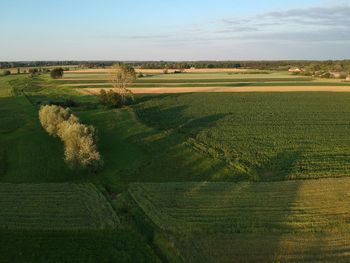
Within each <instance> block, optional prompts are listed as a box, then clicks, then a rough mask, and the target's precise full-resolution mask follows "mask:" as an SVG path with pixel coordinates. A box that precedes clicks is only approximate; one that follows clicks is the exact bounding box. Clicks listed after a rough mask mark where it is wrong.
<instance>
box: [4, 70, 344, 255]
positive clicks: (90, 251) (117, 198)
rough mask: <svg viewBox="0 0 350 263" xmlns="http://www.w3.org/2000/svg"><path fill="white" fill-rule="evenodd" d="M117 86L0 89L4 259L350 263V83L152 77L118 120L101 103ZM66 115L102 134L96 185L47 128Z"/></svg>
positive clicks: (29, 84)
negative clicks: (71, 164)
mask: <svg viewBox="0 0 350 263" xmlns="http://www.w3.org/2000/svg"><path fill="white" fill-rule="evenodd" d="M109 87H110V84H109V83H108V76H107V74H106V72H105V71H82V72H78V71H77V72H66V73H65V77H64V78H63V79H62V80H51V79H50V78H49V77H48V76H47V75H41V76H35V77H29V76H27V75H20V76H8V77H1V78H0V118H1V122H0V182H1V183H0V196H1V198H0V210H1V211H3V213H0V224H1V225H2V227H0V261H4V262H9V261H10V259H13V258H14V259H15V260H16V261H17V262H24V261H26V262H70V261H74V260H73V259H74V258H77V257H78V258H81V262H89V261H90V262H96V261H98V260H100V261H102V262H114V261H117V260H119V261H123V262H140V261H144V262H159V261H164V262H178V261H180V262H181V261H183V262H232V261H234V262H347V259H348V257H350V251H349V249H348V248H349V246H348V243H349V240H350V231H349V230H350V229H349V227H348V222H349V220H350V218H349V216H348V214H347V211H348V210H349V207H348V203H349V201H350V200H348V199H349V198H348V197H349V195H348V194H347V190H348V189H349V187H350V181H349V179H348V177H349V175H350V165H349V164H350V151H349V149H350V148H349V145H350V139H349V138H350V137H349V134H350V93H348V91H350V85H349V83H346V82H343V81H340V80H325V79H322V80H321V79H313V78H310V77H303V76H296V75H292V74H290V73H287V72H253V71H244V72H242V71H239V72H225V71H224V70H223V71H222V72H201V73H198V72H191V73H180V74H159V72H148V73H145V72H144V77H142V78H139V79H138V80H137V81H136V82H135V83H134V84H133V86H132V87H131V89H132V91H134V92H135V93H136V95H135V99H136V100H135V103H134V104H133V105H130V106H128V107H124V108H120V109H110V108H105V107H104V106H102V105H101V104H100V103H99V100H98V98H97V97H96V96H94V94H96V93H97V92H99V91H100V89H101V88H107V89H109ZM238 91H240V92H238ZM247 91H250V92H247ZM262 91H263V92H262ZM280 91H284V92H280ZM291 91H293V92H291ZM306 91H314V92H306ZM320 91H322V92H320ZM330 91H338V92H330ZM138 93H140V94H138ZM148 93H154V94H148ZM156 93H171V94H156ZM66 103H69V105H71V106H70V108H71V110H72V112H73V113H74V114H75V115H76V116H78V117H79V119H80V121H81V122H82V123H84V124H88V125H93V126H94V127H95V128H96V129H97V131H98V137H99V141H98V150H99V152H100V153H101V156H102V157H103V160H104V164H105V166H104V168H103V170H101V171H98V172H97V173H92V172H88V171H84V170H72V169H69V168H68V166H67V165H66V163H65V162H64V160H63V145H62V143H61V142H60V140H58V139H57V138H54V137H50V136H49V135H48V134H47V133H46V132H45V131H44V130H43V128H42V127H41V125H40V123H39V120H38V110H39V107H40V105H42V104H58V105H66ZM325 178H326V179H325ZM297 179H303V180H297ZM312 179H319V180H312ZM97 189H98V190H97ZM41 250H45V251H46V252H45V253H43V252H42V251H41ZM65 252H66V253H65ZM101 257H102V260H101ZM120 259H123V260H120Z"/></svg>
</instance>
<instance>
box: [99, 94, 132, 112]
mask: <svg viewBox="0 0 350 263" xmlns="http://www.w3.org/2000/svg"><path fill="white" fill-rule="evenodd" d="M98 98H99V101H100V103H101V104H102V105H104V106H106V107H108V108H120V107H122V106H123V105H124V104H126V103H127V101H128V100H126V101H124V100H123V98H122V96H121V95H120V93H117V92H114V91H113V90H109V91H105V90H104V89H101V90H100V94H99V95H98Z"/></svg>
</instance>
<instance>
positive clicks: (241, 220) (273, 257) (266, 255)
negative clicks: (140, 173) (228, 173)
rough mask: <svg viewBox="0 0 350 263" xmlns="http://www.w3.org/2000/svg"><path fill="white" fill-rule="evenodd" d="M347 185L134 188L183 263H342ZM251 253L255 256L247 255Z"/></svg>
mask: <svg viewBox="0 0 350 263" xmlns="http://www.w3.org/2000/svg"><path fill="white" fill-rule="evenodd" d="M349 187H350V180H349V179H326V180H318V181H313V180H309V181H289V182H275V183H209V182H198V183H163V184H133V185H132V186H131V187H130V189H129V192H130V194H131V196H132V197H133V198H134V200H135V201H136V202H137V204H138V205H139V206H140V207H141V208H142V209H143V211H144V212H145V213H146V214H147V215H148V217H149V218H151V219H152V221H153V222H154V223H155V224H156V225H157V226H158V227H160V228H161V229H163V230H164V231H166V232H167V233H169V234H170V235H173V236H174V237H175V240H177V246H178V248H179V249H180V251H181V252H182V255H183V257H184V261H185V262H329V261H334V262H346V261H347V259H348V257H349V256H350V248H349V246H348V243H347V241H345V240H348V239H349V230H350V229H349V224H348V222H349V220H350V217H349V214H348V213H347V211H348V210H349V203H350V195H349V194H348V189H349ZM253 248H254V249H253Z"/></svg>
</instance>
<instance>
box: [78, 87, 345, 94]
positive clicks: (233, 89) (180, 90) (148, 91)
mask: <svg viewBox="0 0 350 263" xmlns="http://www.w3.org/2000/svg"><path fill="white" fill-rule="evenodd" d="M101 89H104V90H110V89H111V88H86V89H77V90H78V91H79V92H82V93H85V94H86V93H88V94H93V95H96V94H98V93H99V92H100V90H101ZM130 90H131V91H132V92H133V93H135V94H167V93H195V92H196V93H198V92H202V93H203V92H304V91H312V92H350V86H273V87H188V88H186V87H184V88H169V87H166V88H130Z"/></svg>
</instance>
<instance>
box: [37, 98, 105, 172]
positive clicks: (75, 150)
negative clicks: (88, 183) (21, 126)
mask: <svg viewBox="0 0 350 263" xmlns="http://www.w3.org/2000/svg"><path fill="white" fill-rule="evenodd" d="M39 120H40V123H41V125H42V126H43V128H44V129H45V130H46V131H47V132H48V133H49V134H50V135H52V136H57V137H59V138H60V139H61V140H62V141H63V143H64V156H65V158H64V159H65V161H66V162H67V164H68V165H69V166H70V167H72V168H76V167H83V168H87V169H89V170H91V171H97V170H98V169H99V168H101V167H102V165H103V161H102V159H101V156H100V154H99V152H98V151H97V146H96V142H97V136H96V131H95V129H94V127H92V126H87V125H84V124H81V123H80V122H79V119H78V118H77V117H76V116H75V115H73V114H72V113H71V112H70V110H69V109H64V108H62V107H60V106H56V105H46V106H42V107H41V108H40V111H39Z"/></svg>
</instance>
